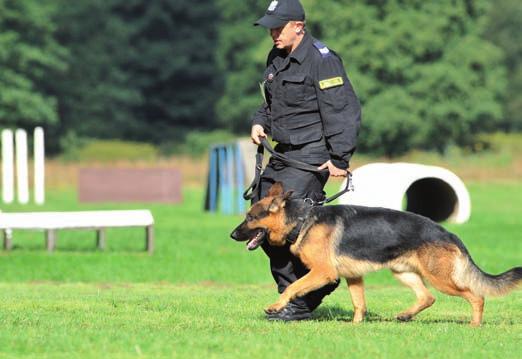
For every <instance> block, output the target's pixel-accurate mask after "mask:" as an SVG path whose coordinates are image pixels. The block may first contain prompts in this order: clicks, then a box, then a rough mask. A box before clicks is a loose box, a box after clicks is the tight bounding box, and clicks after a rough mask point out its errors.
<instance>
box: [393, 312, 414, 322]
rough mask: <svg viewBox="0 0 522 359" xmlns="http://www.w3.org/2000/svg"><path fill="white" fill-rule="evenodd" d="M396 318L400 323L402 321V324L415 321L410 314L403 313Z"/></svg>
mask: <svg viewBox="0 0 522 359" xmlns="http://www.w3.org/2000/svg"><path fill="white" fill-rule="evenodd" d="M396 318H397V320H398V321H401V322H409V321H410V320H412V319H413V315H411V314H408V313H401V314H398V315H397V317H396Z"/></svg>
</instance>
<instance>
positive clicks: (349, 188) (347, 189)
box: [315, 171, 354, 205]
mask: <svg viewBox="0 0 522 359" xmlns="http://www.w3.org/2000/svg"><path fill="white" fill-rule="evenodd" d="M347 172H348V174H347V175H346V186H345V187H344V189H343V190H342V191H341V192H338V193H336V194H334V195H333V196H331V197H328V198H326V199H324V200H322V201H317V202H315V204H317V205H323V204H325V203H330V202H332V201H335V200H336V199H337V198H339V197H341V196H342V195H343V194H345V193H347V192H350V191H353V189H354V187H353V182H352V172H350V171H347Z"/></svg>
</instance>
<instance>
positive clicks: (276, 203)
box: [268, 197, 285, 213]
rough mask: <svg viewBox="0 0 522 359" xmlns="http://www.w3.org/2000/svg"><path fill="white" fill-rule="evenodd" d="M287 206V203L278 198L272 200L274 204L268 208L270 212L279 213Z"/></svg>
mask: <svg viewBox="0 0 522 359" xmlns="http://www.w3.org/2000/svg"><path fill="white" fill-rule="evenodd" d="M284 206H285V202H284V201H283V199H282V198H281V197H276V198H274V199H273V200H272V203H270V205H269V206H268V212H270V213H277V212H279V210H280V209H281V208H283V207H284Z"/></svg>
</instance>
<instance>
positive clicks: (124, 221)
mask: <svg viewBox="0 0 522 359" xmlns="http://www.w3.org/2000/svg"><path fill="white" fill-rule="evenodd" d="M0 218H1V221H0V229H6V228H12V229H44V230H45V229H67V228H69V229H96V228H104V227H144V226H148V225H151V224H153V223H154V218H153V217H152V213H151V212H150V211H149V210H124V211H77V212H24V213H5V212H3V213H1V214H0Z"/></svg>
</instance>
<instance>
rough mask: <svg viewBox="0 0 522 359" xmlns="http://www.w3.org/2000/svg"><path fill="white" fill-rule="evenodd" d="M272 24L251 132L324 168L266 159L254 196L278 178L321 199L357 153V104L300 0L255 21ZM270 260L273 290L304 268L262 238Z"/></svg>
mask: <svg viewBox="0 0 522 359" xmlns="http://www.w3.org/2000/svg"><path fill="white" fill-rule="evenodd" d="M254 25H261V26H263V27H265V28H267V29H269V30H270V36H271V37H272V40H273V42H274V46H273V48H272V50H271V51H270V53H269V54H268V60H267V67H266V70H265V73H264V76H263V81H262V83H261V91H262V94H263V97H264V99H265V101H264V103H263V105H262V106H261V107H260V108H259V109H258V110H257V112H256V113H255V115H254V117H253V121H252V124H253V126H252V132H251V137H252V140H253V142H254V143H256V144H259V143H260V137H266V136H267V134H270V135H271V136H272V138H273V139H274V141H276V142H278V144H277V146H276V147H275V151H277V152H280V153H284V154H285V155H286V156H288V157H289V158H293V159H296V160H299V161H302V162H306V163H308V164H311V165H316V166H317V168H318V169H320V170H324V171H322V172H307V171H303V170H301V169H298V168H294V167H289V166H287V165H286V164H285V163H282V162H281V161H278V160H276V159H274V158H271V160H270V162H269V164H268V165H267V167H266V168H265V170H264V171H263V174H262V177H261V182H260V191H259V198H258V199H260V198H262V197H264V196H266V194H267V192H268V189H269V188H270V186H271V185H272V184H273V183H274V182H277V181H280V182H282V183H283V186H284V189H285V191H289V190H292V191H294V193H293V197H295V198H310V199H311V200H313V201H318V200H322V199H324V191H323V188H324V185H325V184H326V181H327V180H328V177H329V175H331V176H336V177H337V176H346V175H347V169H348V167H349V162H350V157H351V156H352V154H353V152H354V151H355V145H356V138H357V133H358V130H359V124H360V118H361V109H360V105H359V102H358V100H357V97H356V95H355V93H354V91H353V89H352V86H351V84H350V81H349V80H348V77H347V76H346V73H345V71H344V68H343V64H342V60H341V59H340V58H339V56H337V54H336V53H335V52H334V51H332V50H331V49H329V48H328V47H327V46H326V45H324V44H323V43H321V42H320V41H318V40H316V39H314V38H313V37H312V36H311V35H310V34H309V33H308V32H307V30H306V28H305V12H304V9H303V7H302V5H301V4H300V2H299V0H278V1H272V2H271V3H270V5H269V6H268V9H267V11H266V13H265V15H264V16H263V17H262V18H260V19H259V20H258V21H256V22H255V24H254ZM263 249H264V251H265V253H266V254H267V255H268V257H269V258H270V268H271V271H272V275H273V277H274V279H275V281H276V282H277V285H278V291H279V293H282V292H283V291H284V290H285V288H286V287H287V286H288V285H289V284H291V283H292V282H294V281H295V280H297V279H298V278H300V277H302V276H303V275H305V274H306V272H307V271H308V270H307V269H306V268H305V267H304V265H303V264H302V263H301V262H300V261H299V259H297V258H296V257H294V256H293V255H292V254H291V253H290V251H289V245H287V246H285V247H272V246H270V245H269V244H268V243H267V241H265V242H264V244H263ZM337 285H338V283H334V284H331V285H327V286H325V287H323V288H320V289H318V290H316V291H314V292H311V293H309V294H308V295H306V296H304V297H301V298H297V299H295V300H293V301H292V302H290V303H289V304H288V305H287V306H286V307H285V308H284V309H283V310H282V311H281V312H279V313H277V314H270V315H268V317H267V318H268V319H269V320H284V321H291V320H303V319H309V318H310V317H311V312H312V311H313V310H314V309H315V308H316V307H317V306H318V305H319V304H320V303H321V300H322V299H323V298H324V296H326V295H328V294H330V293H331V292H332V291H333V290H334V289H335V288H336V287H337Z"/></svg>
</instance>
